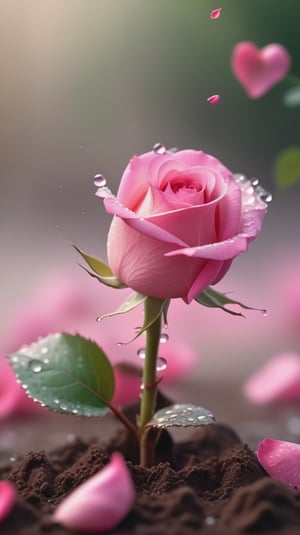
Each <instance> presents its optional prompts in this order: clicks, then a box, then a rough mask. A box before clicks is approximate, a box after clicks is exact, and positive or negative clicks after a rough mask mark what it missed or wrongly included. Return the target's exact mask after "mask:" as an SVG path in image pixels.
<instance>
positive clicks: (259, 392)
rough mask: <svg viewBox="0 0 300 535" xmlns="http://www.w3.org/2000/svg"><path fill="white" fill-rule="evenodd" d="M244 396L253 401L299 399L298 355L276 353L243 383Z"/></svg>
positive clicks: (299, 359) (299, 370)
mask: <svg viewBox="0 0 300 535" xmlns="http://www.w3.org/2000/svg"><path fill="white" fill-rule="evenodd" d="M243 391H244V394H245V396H246V397H247V398H248V399H249V400H250V401H252V402H254V403H272V402H275V401H293V400H299V399H300V355H297V354H294V353H283V354H279V355H276V356H275V357H273V358H272V359H271V360H269V362H267V363H266V364H265V365H264V366H263V367H261V368H260V369H259V370H258V371H257V372H256V373H255V374H253V375H252V376H251V377H250V378H249V379H248V380H247V381H246V382H245V384H244V386H243Z"/></svg>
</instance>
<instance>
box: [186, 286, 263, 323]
mask: <svg viewBox="0 0 300 535" xmlns="http://www.w3.org/2000/svg"><path fill="white" fill-rule="evenodd" d="M195 301H197V303H200V305H203V306H206V307H211V308H221V309H222V310H224V311H225V312H228V314H232V315H233V316H243V314H242V313H241V312H235V311H234V310H231V309H230V308H227V307H226V306H225V305H238V306H239V307H241V308H244V309H245V310H258V311H260V312H262V313H263V314H266V313H267V312H266V310H263V309H259V308H254V307H250V306H247V305H244V304H243V303H241V302H240V301H235V300H234V299H230V298H229V297H227V295H226V294H222V293H220V292H217V291H216V290H214V289H213V288H211V287H210V286H208V287H207V288H206V289H205V290H204V291H203V292H201V294H199V295H197V297H195Z"/></svg>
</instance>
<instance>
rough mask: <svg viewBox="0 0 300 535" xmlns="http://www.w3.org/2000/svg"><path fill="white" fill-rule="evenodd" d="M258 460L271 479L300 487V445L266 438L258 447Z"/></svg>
mask: <svg viewBox="0 0 300 535" xmlns="http://www.w3.org/2000/svg"><path fill="white" fill-rule="evenodd" d="M257 458H258V460H259V462H260V464H261V465H262V466H263V468H264V469H265V470H266V472H267V473H268V474H269V475H270V476H271V477H273V478H274V479H277V480H279V481H281V482H282V483H285V484H286V485H289V486H290V487H297V488H299V487H300V471H299V466H300V444H295V443H293V442H286V441H283V440H273V439H271V438H265V440H263V441H262V442H260V444H259V445H258V451H257Z"/></svg>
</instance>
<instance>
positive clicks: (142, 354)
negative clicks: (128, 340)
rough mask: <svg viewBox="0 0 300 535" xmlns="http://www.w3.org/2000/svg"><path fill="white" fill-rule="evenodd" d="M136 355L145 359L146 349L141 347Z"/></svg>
mask: <svg viewBox="0 0 300 535" xmlns="http://www.w3.org/2000/svg"><path fill="white" fill-rule="evenodd" d="M136 353H137V356H138V357H139V358H140V359H144V358H145V357H146V349H145V348H144V347H140V349H138V350H137V352H136Z"/></svg>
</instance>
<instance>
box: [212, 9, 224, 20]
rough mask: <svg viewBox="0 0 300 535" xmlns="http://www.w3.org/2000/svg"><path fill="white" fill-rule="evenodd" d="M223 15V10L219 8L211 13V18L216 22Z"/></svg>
mask: <svg viewBox="0 0 300 535" xmlns="http://www.w3.org/2000/svg"><path fill="white" fill-rule="evenodd" d="M221 13H222V8H221V7H219V8H217V9H213V10H212V11H211V12H210V15H209V17H210V18H211V20H216V19H218V18H219V16H220V15H221Z"/></svg>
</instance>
